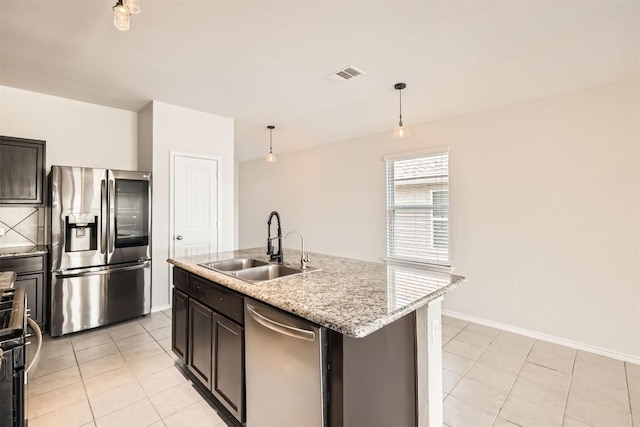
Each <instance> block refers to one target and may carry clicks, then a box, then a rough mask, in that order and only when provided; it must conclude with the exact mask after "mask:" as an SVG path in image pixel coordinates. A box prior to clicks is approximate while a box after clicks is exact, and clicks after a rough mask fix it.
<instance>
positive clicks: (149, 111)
mask: <svg viewBox="0 0 640 427" xmlns="http://www.w3.org/2000/svg"><path fill="white" fill-rule="evenodd" d="M139 135H140V167H143V166H145V167H146V169H149V167H148V166H152V169H150V170H151V172H152V177H153V207H152V209H153V218H152V221H153V223H152V236H153V246H152V259H153V269H152V270H153V271H152V308H154V309H157V308H158V307H164V306H167V305H168V304H169V303H170V301H169V290H170V284H171V280H170V277H169V272H170V269H169V264H167V262H166V260H167V258H169V251H170V242H171V237H172V236H171V235H170V231H169V230H170V228H171V227H170V223H169V208H170V199H169V190H170V176H169V175H170V152H171V151H178V152H182V153H193V154H203V155H208V156H216V157H219V158H221V162H220V166H219V167H220V189H221V191H220V203H221V210H220V212H221V216H220V220H219V221H218V232H219V233H220V248H219V250H221V251H225V250H232V249H233V248H234V247H235V190H234V180H235V178H234V177H235V173H234V169H235V167H234V166H235V162H234V149H233V120H232V119H229V118H226V117H220V116H215V115H213V114H207V113H203V112H200V111H195V110H190V109H187V108H183V107H178V106H175V105H170V104H165V103H162V102H158V101H153V103H152V104H150V105H148V106H147V107H145V108H144V109H143V110H141V111H140V132H139Z"/></svg>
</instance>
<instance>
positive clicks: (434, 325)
mask: <svg viewBox="0 0 640 427" xmlns="http://www.w3.org/2000/svg"><path fill="white" fill-rule="evenodd" d="M441 338H442V322H441V320H440V319H435V320H433V321H432V322H431V344H437V343H439V342H440V340H441Z"/></svg>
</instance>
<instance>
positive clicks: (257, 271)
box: [232, 264, 310, 282]
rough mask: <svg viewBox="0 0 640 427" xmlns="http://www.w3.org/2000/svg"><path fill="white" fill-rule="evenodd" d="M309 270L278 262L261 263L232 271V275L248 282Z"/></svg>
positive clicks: (277, 277) (262, 280) (293, 274)
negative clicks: (261, 264)
mask: <svg viewBox="0 0 640 427" xmlns="http://www.w3.org/2000/svg"><path fill="white" fill-rule="evenodd" d="M307 271H310V270H301V269H299V268H292V267H287V266H284V265H279V264H271V265H263V266H262V267H254V268H248V269H246V270H239V271H234V272H233V273H232V276H235V277H237V278H238V279H243V280H248V281H250V282H264V281H265V280H273V279H279V278H281V277H288V276H295V275H297V274H303V273H306V272H307Z"/></svg>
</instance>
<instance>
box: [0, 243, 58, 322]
mask: <svg viewBox="0 0 640 427" xmlns="http://www.w3.org/2000/svg"><path fill="white" fill-rule="evenodd" d="M46 266H47V256H46V255H45V254H38V255H26V256H16V257H7V258H0V271H13V272H15V273H16V283H15V286H16V287H23V288H25V290H26V292H27V308H28V309H29V315H30V316H31V318H32V319H33V320H35V321H36V323H37V324H38V325H39V326H40V328H41V329H43V330H44V329H46V321H47V307H48V304H47V302H48V293H47V283H46V280H47V276H46V274H45V270H46Z"/></svg>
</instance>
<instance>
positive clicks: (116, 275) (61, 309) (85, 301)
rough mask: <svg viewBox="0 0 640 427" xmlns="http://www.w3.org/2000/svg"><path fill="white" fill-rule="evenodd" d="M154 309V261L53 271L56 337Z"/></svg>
mask: <svg viewBox="0 0 640 427" xmlns="http://www.w3.org/2000/svg"><path fill="white" fill-rule="evenodd" d="M150 311H151V262H150V261H145V262H141V263H130V264H122V265H117V266H112V267H101V268H93V269H81V270H71V271H67V272H58V273H55V272H54V273H53V274H52V283H51V336H53V337H56V336H59V335H64V334H68V333H71V332H77V331H82V330H85V329H90V328H95V327H98V326H102V325H107V324H110V323H115V322H119V321H121V320H126V319H131V318H134V317H138V316H142V315H144V314H148V313H149V312H150Z"/></svg>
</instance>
